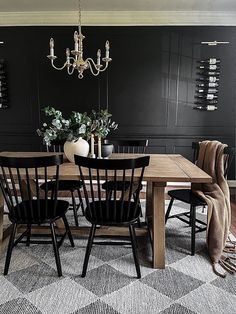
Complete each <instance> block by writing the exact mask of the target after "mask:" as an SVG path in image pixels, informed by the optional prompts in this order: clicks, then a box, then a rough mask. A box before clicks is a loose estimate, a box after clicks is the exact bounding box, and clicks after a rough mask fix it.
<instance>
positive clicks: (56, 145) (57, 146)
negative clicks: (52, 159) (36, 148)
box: [46, 140, 65, 153]
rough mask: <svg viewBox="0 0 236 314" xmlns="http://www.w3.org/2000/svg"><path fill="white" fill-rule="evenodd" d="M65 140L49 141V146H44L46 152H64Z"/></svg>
mask: <svg viewBox="0 0 236 314" xmlns="http://www.w3.org/2000/svg"><path fill="white" fill-rule="evenodd" d="M64 144H65V140H54V141H51V145H50V146H49V145H46V150H47V152H53V153H63V152H64Z"/></svg>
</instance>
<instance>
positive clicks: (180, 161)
mask: <svg viewBox="0 0 236 314" xmlns="http://www.w3.org/2000/svg"><path fill="white" fill-rule="evenodd" d="M55 154H58V153H48V152H7V151H5V152H1V153H0V156H7V157H39V156H49V155H55ZM145 155H148V154H145ZM141 156H144V154H124V153H119V154H112V155H111V156H110V157H109V158H112V159H113V158H115V159H127V158H138V157H141ZM149 156H150V163H149V166H148V167H146V169H145V172H144V176H143V180H146V181H151V182H192V183H210V182H211V181H212V178H211V177H210V176H209V175H208V174H207V173H205V172H204V171H203V170H201V169H200V168H199V167H197V166H196V165H195V164H193V163H192V162H191V161H189V160H188V159H186V158H185V157H183V156H182V155H178V154H150V155H149ZM49 174H50V172H49ZM77 176H78V177H79V171H78V167H77V166H76V165H75V164H74V163H71V162H69V161H67V160H66V159H65V161H64V163H63V164H62V165H61V166H60V177H61V178H63V179H77V178H76V177H77Z"/></svg>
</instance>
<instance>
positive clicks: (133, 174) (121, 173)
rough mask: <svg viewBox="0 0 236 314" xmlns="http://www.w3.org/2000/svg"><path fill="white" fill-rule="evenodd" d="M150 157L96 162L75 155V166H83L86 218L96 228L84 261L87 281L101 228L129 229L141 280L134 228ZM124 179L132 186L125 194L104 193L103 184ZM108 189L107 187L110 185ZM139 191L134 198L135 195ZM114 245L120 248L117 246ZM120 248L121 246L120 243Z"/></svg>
mask: <svg viewBox="0 0 236 314" xmlns="http://www.w3.org/2000/svg"><path fill="white" fill-rule="evenodd" d="M149 159H150V157H149V156H144V157H139V158H133V159H108V160H105V159H92V158H86V157H80V156H76V155H75V163H76V164H77V165H78V166H79V174H80V177H81V180H82V182H83V191H84V195H85V200H86V209H85V217H86V218H87V220H88V221H89V222H90V223H91V224H92V226H91V229H90V235H89V239H88V244H87V250H86V254H85V259H84V265H83V271H82V277H85V275H86V271H87V266H88V261H89V256H90V252H91V248H92V245H93V240H94V236H95V230H96V226H97V225H101V226H118V227H121V226H127V227H129V231H130V238H131V244H132V250H133V256H134V262H135V267H136V271H137V276H138V278H140V277H141V273H140V266H139V261H138V254H137V244H136V237H135V229H134V224H135V223H136V222H137V220H138V218H139V215H140V210H141V208H140V206H139V192H140V189H141V184H142V178H143V173H144V169H145V167H146V166H148V164H149ZM120 177H121V178H122V182H129V186H128V188H126V189H125V185H123V189H122V190H121V191H118V190H116V189H115V190H114V193H113V197H111V196H110V193H109V190H108V188H107V189H106V190H105V191H104V190H102V189H101V186H102V184H103V183H104V182H105V183H106V182H108V181H109V180H112V181H113V182H115V186H116V182H117V181H118V178H119V180H120ZM106 186H107V185H106ZM134 190H135V191H136V193H135V197H133V191H134ZM112 244H117V243H116V242H113V243H112ZM119 244H120V243H119Z"/></svg>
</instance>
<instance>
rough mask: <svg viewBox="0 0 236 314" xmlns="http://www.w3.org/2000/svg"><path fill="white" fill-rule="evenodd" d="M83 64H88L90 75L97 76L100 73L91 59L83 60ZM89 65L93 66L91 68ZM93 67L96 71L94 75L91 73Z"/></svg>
mask: <svg viewBox="0 0 236 314" xmlns="http://www.w3.org/2000/svg"><path fill="white" fill-rule="evenodd" d="M85 62H87V63H88V65H89V68H90V71H91V72H92V74H93V75H94V76H98V74H99V73H100V70H98V69H97V67H96V64H95V62H94V61H93V59H92V58H87V59H86V60H85ZM91 64H92V65H93V66H92V65H91ZM93 67H94V68H95V69H96V70H97V73H95V72H94V71H93Z"/></svg>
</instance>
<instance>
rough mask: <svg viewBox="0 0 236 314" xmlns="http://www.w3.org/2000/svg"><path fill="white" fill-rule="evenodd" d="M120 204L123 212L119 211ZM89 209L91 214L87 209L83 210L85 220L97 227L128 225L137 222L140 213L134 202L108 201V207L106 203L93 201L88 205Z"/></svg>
mask: <svg viewBox="0 0 236 314" xmlns="http://www.w3.org/2000/svg"><path fill="white" fill-rule="evenodd" d="M122 204H123V210H121V208H122ZM129 204H130V208H129ZM90 208H91V211H92V213H91V212H90V210H89V208H88V207H87V208H86V209H85V217H86V219H87V220H88V221H89V222H91V223H92V224H99V225H111V226H112V225H113V226H119V225H126V224H127V225H129V224H130V223H134V222H135V221H137V220H138V218H139V216H140V213H141V207H140V206H139V205H138V206H137V207H136V206H135V203H134V202H128V201H124V202H121V201H109V202H108V206H107V202H106V201H101V202H99V201H95V202H92V203H90ZM122 212H123V215H121V213H122ZM127 213H128V214H127ZM95 217H96V218H95Z"/></svg>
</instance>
